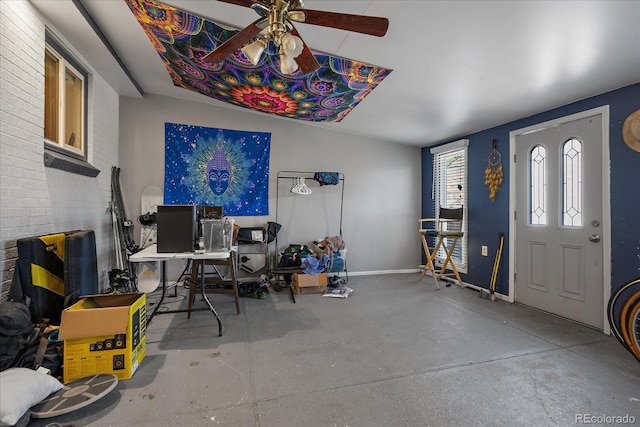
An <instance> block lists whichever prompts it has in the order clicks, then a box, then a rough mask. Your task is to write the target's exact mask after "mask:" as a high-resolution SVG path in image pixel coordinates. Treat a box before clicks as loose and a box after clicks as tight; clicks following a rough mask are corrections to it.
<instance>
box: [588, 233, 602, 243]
mask: <svg viewBox="0 0 640 427" xmlns="http://www.w3.org/2000/svg"><path fill="white" fill-rule="evenodd" d="M589 241H590V242H593V243H598V242H599V241H600V235H599V234H592V235H591V236H589Z"/></svg>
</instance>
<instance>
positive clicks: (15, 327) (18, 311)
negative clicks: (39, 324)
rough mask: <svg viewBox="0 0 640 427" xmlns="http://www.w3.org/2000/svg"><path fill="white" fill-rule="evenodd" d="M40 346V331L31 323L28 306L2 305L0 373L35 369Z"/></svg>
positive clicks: (4, 303) (11, 302) (20, 304)
mask: <svg viewBox="0 0 640 427" xmlns="http://www.w3.org/2000/svg"><path fill="white" fill-rule="evenodd" d="M39 345H40V331H39V330H38V328H36V326H35V324H34V323H33V322H32V321H31V313H30V312H29V309H28V308H27V306H26V305H25V304H23V303H20V302H13V301H9V302H3V303H0V371H4V370H5V369H9V368H13V367H16V368H33V367H34V364H35V363H34V362H35V358H36V353H37V351H38V347H39Z"/></svg>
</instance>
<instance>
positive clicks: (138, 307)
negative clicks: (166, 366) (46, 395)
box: [60, 293, 147, 383]
mask: <svg viewBox="0 0 640 427" xmlns="http://www.w3.org/2000/svg"><path fill="white" fill-rule="evenodd" d="M146 304H147V298H146V295H145V294H143V293H127V294H110V295H91V296H87V297H84V298H82V299H81V300H80V301H78V302H77V303H75V304H73V305H72V306H71V307H69V308H67V309H65V310H64V311H63V312H62V321H61V323H60V338H61V339H63V340H64V352H63V353H64V354H63V358H64V360H63V379H64V382H65V383H67V382H69V381H73V380H76V379H78V378H84V377H88V376H91V375H96V374H114V375H116V376H117V377H118V379H119V380H126V379H129V378H131V377H132V376H133V374H134V372H135V371H136V369H138V366H140V363H141V362H142V359H144V356H145V353H146V343H147V333H146V332H147V312H146Z"/></svg>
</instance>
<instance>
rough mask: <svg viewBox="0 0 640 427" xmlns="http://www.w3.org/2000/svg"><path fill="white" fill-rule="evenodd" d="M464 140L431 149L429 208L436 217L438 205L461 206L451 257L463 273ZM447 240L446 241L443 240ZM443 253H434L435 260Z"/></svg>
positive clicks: (465, 257) (465, 169)
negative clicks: (459, 231)
mask: <svg viewBox="0 0 640 427" xmlns="http://www.w3.org/2000/svg"><path fill="white" fill-rule="evenodd" d="M468 146H469V140H468V139H462V140H459V141H456V142H452V143H449V144H445V145H441V146H439V147H434V148H432V149H431V154H432V155H433V192H432V200H433V211H434V213H435V215H434V216H436V217H437V216H438V213H439V210H440V207H443V208H457V207H461V206H462V207H464V208H465V209H464V220H463V221H462V231H463V232H464V236H463V237H462V238H461V239H460V240H458V244H457V245H456V248H455V250H454V251H453V254H452V258H453V262H454V263H455V265H456V267H457V269H458V270H459V271H460V272H462V273H466V272H467V228H468V227H467V220H466V218H467V209H466V205H467V151H468V150H467V147H468ZM445 243H447V242H445ZM445 256H446V254H445V253H444V251H443V250H442V249H440V250H439V251H438V254H437V255H436V262H439V263H440V264H441V263H443V262H444V259H445Z"/></svg>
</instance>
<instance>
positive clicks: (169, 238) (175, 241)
mask: <svg viewBox="0 0 640 427" xmlns="http://www.w3.org/2000/svg"><path fill="white" fill-rule="evenodd" d="M157 221H158V230H157V233H158V236H157V241H158V245H157V251H158V253H167V252H193V250H194V241H195V222H196V207H195V205H159V206H158V217H157Z"/></svg>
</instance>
